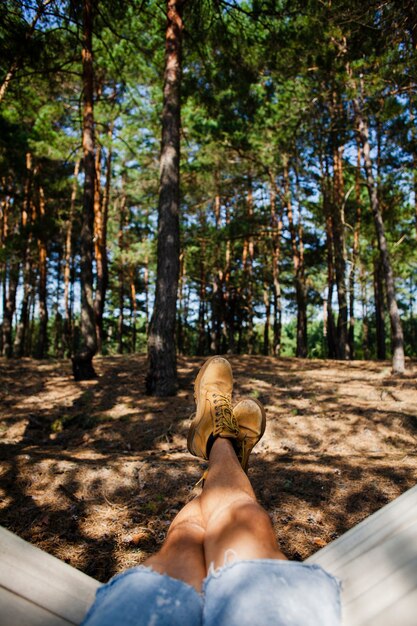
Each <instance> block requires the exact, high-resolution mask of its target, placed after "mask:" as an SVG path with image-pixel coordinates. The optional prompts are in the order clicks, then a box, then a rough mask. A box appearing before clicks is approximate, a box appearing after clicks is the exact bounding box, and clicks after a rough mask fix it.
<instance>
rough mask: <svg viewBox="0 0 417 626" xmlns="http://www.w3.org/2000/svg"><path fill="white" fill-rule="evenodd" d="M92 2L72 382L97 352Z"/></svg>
mask: <svg viewBox="0 0 417 626" xmlns="http://www.w3.org/2000/svg"><path fill="white" fill-rule="evenodd" d="M95 3H96V0H83V33H82V34H83V47H82V70H83V71H82V76H83V97H84V102H83V120H82V141H83V157H84V158H83V163H84V200H83V221H82V227H81V239H80V257H81V262H80V269H81V333H80V335H81V336H80V345H79V347H78V350H77V352H76V354H75V356H74V357H73V360H72V363H73V372H74V378H75V379H76V380H89V379H91V378H95V376H96V373H95V370H94V367H93V362H92V361H93V357H94V355H95V353H96V351H97V338H96V329H95V315H94V301H93V227H94V188H95V176H96V174H95V156H94V155H95V150H94V148H95V146H94V66H93V23H94V11H95Z"/></svg>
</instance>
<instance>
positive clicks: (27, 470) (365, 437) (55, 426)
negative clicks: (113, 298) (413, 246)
mask: <svg viewBox="0 0 417 626" xmlns="http://www.w3.org/2000/svg"><path fill="white" fill-rule="evenodd" d="M203 361H204V359H201V358H180V359H179V373H180V384H181V390H180V392H179V393H178V396H177V397H176V398H165V399H156V398H149V397H147V396H145V395H144V393H143V389H144V375H145V364H146V361H145V357H143V356H123V357H105V358H98V359H96V366H97V371H98V372H99V375H100V376H99V379H98V380H97V381H92V382H83V383H75V382H74V381H73V380H72V377H71V368H70V363H69V362H68V361H53V362H36V361H33V360H29V359H23V360H20V361H5V360H1V359H0V380H1V387H0V459H1V461H0V467H1V475H0V523H1V524H2V525H3V526H5V527H6V528H9V529H10V530H12V531H13V532H15V533H17V534H18V535H20V536H21V537H23V538H24V539H26V540H28V541H30V542H32V543H34V544H36V545H38V546H39V547H41V548H43V549H44V550H47V551H48V552H50V553H51V554H54V555H55V556H57V557H59V558H61V559H63V560H65V561H66V562H68V563H70V564H71V565H73V566H75V567H78V568H79V569H81V570H83V571H85V572H86V573H88V574H90V575H91V576H94V577H96V578H98V579H99V580H102V581H105V580H107V579H108V578H109V577H110V576H111V575H113V574H114V573H116V572H118V571H120V570H121V569H123V568H126V567H129V566H132V565H136V564H138V563H140V562H142V561H143V560H144V559H145V558H146V557H147V556H148V555H149V554H150V553H152V552H153V551H155V550H156V549H157V548H158V546H159V545H160V544H161V542H162V541H163V538H164V536H165V533H166V530H167V527H168V525H169V523H170V520H172V518H173V517H174V515H175V514H176V513H177V511H178V510H179V509H180V508H181V506H182V505H183V504H184V503H185V502H187V501H188V500H189V499H190V498H192V497H193V496H194V495H195V494H196V493H198V492H199V488H198V487H195V486H194V485H195V483H196V482H197V481H198V479H199V478H200V476H201V473H202V471H203V469H204V467H205V465H204V463H202V462H200V461H199V460H197V459H195V458H194V457H192V456H191V455H190V454H189V453H188V452H187V448H186V436H187V430H188V424H189V416H190V414H191V413H192V411H193V410H194V402H193V386H192V383H193V380H194V377H195V375H196V373H197V371H198V368H199V367H200V365H201V364H202V362H203ZM230 361H231V363H232V366H233V369H234V373H235V399H236V401H237V400H239V399H240V398H241V397H243V396H245V395H249V396H253V397H256V398H258V399H259V400H260V401H261V402H263V403H264V405H265V406H266V409H267V416H268V423H267V429H266V433H265V436H264V438H263V439H262V441H261V442H260V443H259V444H258V446H257V447H256V448H255V450H254V452H253V454H252V457H251V462H250V469H249V476H250V478H251V480H252V482H253V484H254V487H255V490H256V493H257V495H258V497H259V500H260V502H261V503H262V504H263V506H265V508H266V509H267V511H268V512H269V514H270V516H271V519H272V521H273V524H274V528H275V531H276V535H277V538H278V540H279V542H280V545H281V547H282V549H283V551H284V552H285V553H286V554H287V556H288V557H289V558H293V559H304V558H306V557H307V556H309V555H310V554H312V553H313V552H315V551H316V550H318V549H319V548H320V547H322V546H324V545H326V544H327V543H328V542H329V541H331V540H332V539H335V538H336V537H338V536H339V535H340V534H341V533H343V532H345V531H346V530H348V529H349V528H351V527H352V526H354V525H355V524H357V523H358V522H359V521H361V520H362V519H363V518H365V517H366V516H367V515H369V514H370V513H372V512H373V511H375V510H377V509H379V508H381V507H382V506H383V505H384V504H386V503H387V502H389V501H390V500H392V499H394V498H395V497H397V496H398V495H400V494H401V493H402V492H403V491H405V490H406V489H408V488H409V487H411V486H413V485H414V484H415V483H416V482H417V452H416V441H417V387H416V374H417V364H416V363H415V362H414V363H410V362H409V363H408V369H407V373H406V375H405V376H404V377H401V378H395V377H391V376H390V367H389V364H388V363H374V362H359V361H358V362H354V363H346V362H335V361H319V360H300V359H278V360H277V359H274V358H272V357H269V358H265V357H258V356H256V357H255V356H239V357H238V356H231V357H230Z"/></svg>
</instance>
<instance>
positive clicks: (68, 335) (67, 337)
mask: <svg viewBox="0 0 417 626" xmlns="http://www.w3.org/2000/svg"><path fill="white" fill-rule="evenodd" d="M79 172H80V161H79V160H77V161H76V163H75V166H74V180H73V184H72V191H71V203H70V210H69V215H68V220H67V227H66V232H65V264H64V345H65V351H66V355H67V356H70V355H71V353H72V315H71V306H70V279H71V262H72V229H73V224H74V214H75V201H76V199H77V188H78V174H79Z"/></svg>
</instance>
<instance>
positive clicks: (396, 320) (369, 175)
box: [353, 98, 405, 374]
mask: <svg viewBox="0 0 417 626" xmlns="http://www.w3.org/2000/svg"><path fill="white" fill-rule="evenodd" d="M353 105H354V110H355V117H356V123H357V127H358V132H359V137H360V141H361V145H362V154H363V163H364V168H365V174H366V183H367V187H368V193H369V200H370V204H371V209H372V214H373V218H374V223H375V230H376V236H377V241H378V248H379V253H380V257H381V265H382V269H383V273H384V282H385V291H386V297H387V304H388V314H389V318H390V325H391V345H392V371H393V374H403V373H404V371H405V356H404V335H403V329H402V324H401V318H400V313H399V310H398V305H397V299H396V295H395V281H394V274H393V271H392V265H391V259H390V255H389V251H388V245H387V239H386V236H385V227H384V220H383V218H382V212H381V207H380V203H379V198H378V193H377V186H376V182H375V179H374V175H373V171H372V170H373V168H372V157H371V146H370V142H369V127H368V121H367V119H366V117H365V115H364V114H363V112H362V106H361V102H360V101H359V99H358V98H355V99H354V101H353Z"/></svg>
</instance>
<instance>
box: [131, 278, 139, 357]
mask: <svg viewBox="0 0 417 626" xmlns="http://www.w3.org/2000/svg"><path fill="white" fill-rule="evenodd" d="M129 286H130V320H131V329H132V344H131V346H132V352H133V353H135V352H136V318H137V310H138V308H137V303H136V285H135V267H130V268H129Z"/></svg>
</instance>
